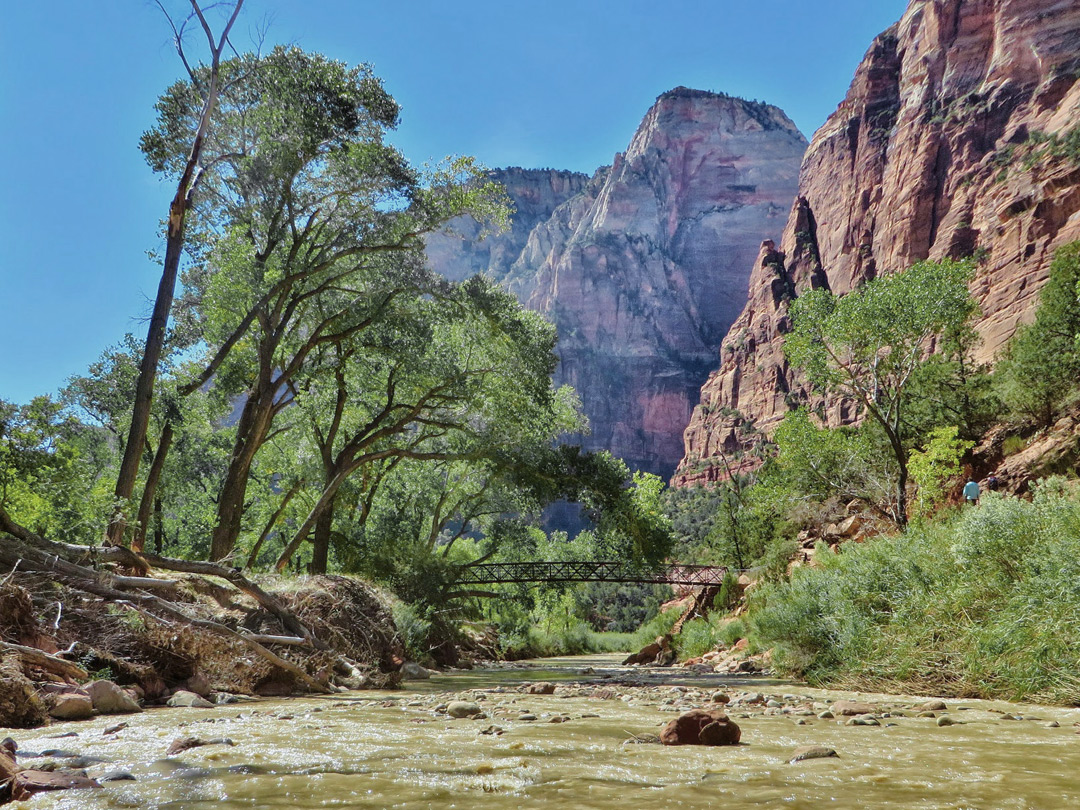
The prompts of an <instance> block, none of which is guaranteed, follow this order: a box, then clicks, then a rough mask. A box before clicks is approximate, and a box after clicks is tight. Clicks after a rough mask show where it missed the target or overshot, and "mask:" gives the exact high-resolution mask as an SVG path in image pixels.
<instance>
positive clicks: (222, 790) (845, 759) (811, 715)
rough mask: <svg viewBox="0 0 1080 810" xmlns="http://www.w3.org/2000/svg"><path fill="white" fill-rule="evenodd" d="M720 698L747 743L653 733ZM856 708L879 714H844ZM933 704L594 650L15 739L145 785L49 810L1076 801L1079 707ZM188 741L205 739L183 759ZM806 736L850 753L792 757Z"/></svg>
mask: <svg viewBox="0 0 1080 810" xmlns="http://www.w3.org/2000/svg"><path fill="white" fill-rule="evenodd" d="M535 684H550V686H548V685H544V686H534V685H535ZM724 696H726V697H727V698H728V699H729V702H728V703H727V704H726V705H727V711H728V714H729V716H730V717H731V718H732V719H733V720H735V722H737V723H738V724H739V725H740V727H741V729H742V744H741V745H738V746H733V747H723V748H705V747H699V746H680V747H667V746H661V745H658V744H655V743H652V742H648V740H651V739H653V736H654V735H656V734H657V733H658V732H659V730H660V728H661V727H662V726H663V725H664V724H665V723H667V722H668V721H669V720H671V719H672V718H673V717H677V716H678V714H679V713H681V712H683V711H684V710H687V709H691V708H703V707H704V708H718V707H719V706H720V705H721V703H722V700H718V698H722V697H724ZM842 700H848V701H858V702H862V703H867V704H869V708H870V709H871V710H872V711H870V712H863V713H862V714H863V715H869V717H862V716H860V715H844V714H843V713H842V712H843V711H845V710H847V709H846V708H845V707H844V706H843V705H842V704H840V705H838V703H837V702H838V701H842ZM454 701H461V702H463V703H471V704H475V706H476V707H477V708H478V709H479V715H473V716H470V717H459V718H455V717H452V716H451V715H450V714H449V713H448V711H447V710H448V708H449V706H450V704H451V703H452V702H454ZM926 703H927V699H926V698H925V697H916V696H904V695H875V694H856V693H848V692H836V691H829V690H821V689H810V688H806V687H803V686H798V685H795V684H791V683H788V682H784V681H781V680H777V679H770V678H760V677H749V676H730V675H720V674H717V673H711V674H705V673H699V672H693V671H689V670H686V669H654V668H630V667H621V666H619V665H618V658H617V657H616V656H585V657H575V658H564V659H556V660H551V661H543V662H529V663H528V664H527V665H521V664H513V665H511V664H507V665H500V666H496V667H494V668H489V669H483V670H480V669H477V670H472V671H462V672H455V673H450V674H441V675H440V674H433V676H432V677H431V678H430V679H428V680H423V681H414V682H408V683H407V684H406V685H405V689H404V690H402V691H396V692H363V691H360V692H349V693H343V694H341V695H336V696H325V697H306V698H293V699H289V700H255V701H251V702H244V703H242V704H240V705H231V706H221V707H215V708H211V709H173V710H169V711H167V712H166V711H160V710H150V711H147V712H145V713H143V714H140V715H133V716H130V717H127V718H123V720H124V723H123V724H122V727H120V728H116V726H118V725H121V724H118V722H117V718H105V717H100V718H94V719H92V720H87V721H84V722H81V723H62V724H56V725H53V726H51V727H49V728H45V729H38V730H35V731H20V732H17V733H16V732H3V733H4V734H8V733H10V734H11V735H12V736H13V737H14V738H15V739H16V741H17V742H18V744H19V747H20V752H21V754H22V756H20V757H19V764H20V765H22V766H23V767H38V766H39V765H48V763H50V762H51V763H55V766H56V767H61V768H62V767H64V766H66V765H70V764H71V762H72V759H73V757H83V758H84V759H83V760H77V759H76V760H75V762H76V764H78V765H80V766H81V767H83V768H84V769H85V770H86V772H87V774H88V775H89V776H91V777H101V776H104V775H105V774H106V773H108V772H120V773H123V774H128V775H130V776H131V777H134V779H133V780H131V779H126V780H123V781H114V782H106V783H104V787H103V788H101V789H94V790H85V791H72V792H68V793H65V794H56V795H55V796H40V797H37V798H36V799H35V802H34V807H35V808H45V807H48V808H53V807H56V808H61V807H62V808H86V809H87V810H96V809H97V808H107V807H108V808H112V807H117V806H140V807H154V806H171V807H184V808H205V809H206V810H211V809H212V810H220V809H223V808H240V807H259V808H277V807H281V808H285V807H290V808H309V807H310V808H314V807H326V806H340V807H373V808H374V807H380V808H383V807H414V808H418V807H438V808H443V807H447V808H448V807H452V806H455V805H456V806H468V807H480V808H498V809H500V810H501V808H507V809H509V808H517V807H520V806H525V805H527V806H529V807H540V808H543V807H547V806H550V807H556V806H558V807H590V808H599V809H600V810H605V809H606V808H625V807H626V806H627V805H628V804H632V805H634V806H635V807H670V806H680V807H684V808H697V807H701V808H705V807H715V805H716V802H717V801H720V800H723V801H726V802H728V803H729V804H731V805H732V806H743V807H748V806H761V807H770V806H781V805H782V806H785V807H797V808H799V807H801V808H810V807H820V806H822V805H823V804H824V803H826V802H827V803H828V804H829V806H830V807H839V808H862V809H865V808H892V807H896V808H900V807H903V808H911V807H919V808H955V807H974V808H997V807H1004V806H1008V807H1015V808H1050V807H1065V806H1070V805H1072V804H1075V803H1076V801H1078V800H1080V784H1077V782H1076V780H1075V776H1074V774H1075V773H1076V772H1077V770H1078V768H1080V744H1078V742H1080V741H1078V739H1077V736H1076V733H1075V732H1076V728H1075V727H1074V724H1075V723H1080V710H1075V709H1063V708H1051V707H1045V706H1035V705H1021V704H1009V703H1000V702H988V701H951V700H950V701H945V703H946V708H945V710H941V709H935V710H932V714H933V715H934V716H929V715H924V716H919V714H920V712H922V711H930V710H928V709H926V710H924V709H923V707H924V706H925V704H926ZM847 708H850V707H847ZM855 708H857V709H863V708H867V707H855ZM830 713H831V714H833V715H834V716H833V717H829V716H828V715H829V714H830ZM871 718H872V721H871ZM942 718H946V719H945V720H942ZM856 720H858V722H860V723H865V724H860V725H854V724H852V723H853V722H855V721H856ZM110 729H111V730H110ZM60 735H71V736H60ZM184 738H197V739H198V740H200V741H203V742H207V743H209V744H206V745H202V746H199V747H192V748H188V749H186V750H182V751H179V752H177V753H174V754H172V755H169V754H168V753H167V752H168V750H169V748H170V746H171V745H173V744H174V743H175V742H176V741H177V740H182V739H184ZM637 740H644V741H645V742H637ZM804 746H818V747H821V748H824V749H831V750H834V751H835V752H836V754H837V756H836V757H827V758H820V759H809V760H804V761H800V762H795V763H791V762H790V760H791V759H792V758H793V757H794V756H795V753H796V751H797V750H798V749H800V748H802V747H804ZM50 749H51V753H48V755H46V756H31V754H44V753H46V752H49V751H50ZM57 749H60V750H57ZM65 754H71V755H73V757H69V756H65Z"/></svg>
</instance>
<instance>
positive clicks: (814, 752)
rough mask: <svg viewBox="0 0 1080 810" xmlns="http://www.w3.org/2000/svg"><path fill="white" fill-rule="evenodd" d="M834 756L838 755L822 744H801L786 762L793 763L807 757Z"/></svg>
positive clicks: (821, 757)
mask: <svg viewBox="0 0 1080 810" xmlns="http://www.w3.org/2000/svg"><path fill="white" fill-rule="evenodd" d="M835 756H839V755H838V754H837V753H836V751H835V750H833V749H832V748H826V747H825V746H824V745H803V746H800V747H799V748H796V749H795V753H794V754H793V755H792V757H791V759H789V760H788V762H790V763H792V764H794V763H796V762H802V761H803V760H807V759H825V758H827V757H835Z"/></svg>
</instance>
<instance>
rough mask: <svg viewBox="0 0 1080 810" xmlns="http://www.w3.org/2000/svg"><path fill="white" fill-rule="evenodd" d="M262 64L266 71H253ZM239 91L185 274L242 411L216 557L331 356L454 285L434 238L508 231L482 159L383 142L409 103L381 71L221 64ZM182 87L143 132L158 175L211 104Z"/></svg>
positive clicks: (212, 149)
mask: <svg viewBox="0 0 1080 810" xmlns="http://www.w3.org/2000/svg"><path fill="white" fill-rule="evenodd" d="M253 63H254V64H253ZM220 69H221V72H222V75H223V77H224V78H225V80H226V82H225V83H224V84H223V86H222V90H221V93H220V98H219V104H218V110H217V118H216V122H215V127H214V130H213V132H212V133H211V136H210V137H208V138H207V141H206V144H205V146H204V153H205V154H206V156H207V158H208V159H209V160H211V161H212V163H213V164H214V172H213V173H212V174H211V175H208V176H207V179H205V180H204V181H203V194H202V195H201V196H200V197H199V200H198V202H197V206H196V209H195V211H196V213H197V215H198V222H199V226H200V227H201V229H202V234H203V237H204V240H205V248H204V256H205V261H204V262H202V263H201V264H200V265H198V266H196V267H194V268H193V269H192V271H191V272H190V273H189V274H187V275H186V276H185V287H186V289H187V292H186V297H185V301H184V304H185V309H186V314H185V316H184V317H185V319H186V322H187V323H189V324H191V325H192V328H193V329H195V330H196V331H198V333H199V337H200V338H201V339H202V341H203V342H204V344H205V345H206V347H207V349H208V355H207V357H208V359H207V363H206V365H205V367H204V368H203V370H202V372H201V373H200V374H198V375H197V376H195V377H194V378H192V379H189V380H187V381H185V383H184V384H183V385H182V386H181V391H182V392H190V391H193V390H196V389H197V388H199V387H201V386H204V385H206V384H208V383H210V382H211V380H212V381H213V384H214V385H216V386H223V387H225V388H226V389H227V390H233V391H235V392H236V394H237V396H239V397H241V398H242V401H243V407H242V409H241V412H240V414H239V417H238V418H237V420H236V438H235V444H234V450H233V453H232V456H231V458H230V461H229V468H228V470H227V472H226V474H225V477H224V481H223V484H222V488H221V492H220V494H219V497H218V501H217V520H216V525H215V527H214V531H213V538H212V543H211V551H210V556H211V558H212V559H215V560H218V559H222V558H223V557H225V556H226V555H228V554H230V553H231V552H232V550H233V548H234V547H235V544H236V540H237V537H238V536H239V534H240V532H241V529H242V518H243V515H244V511H245V505H246V493H247V487H248V482H249V479H250V475H251V471H252V468H253V464H254V462H255V457H256V455H257V453H258V452H259V450H260V448H261V447H262V446H263V445H264V444H265V442H266V441H267V440H268V438H270V437H271V436H272V435H273V433H274V430H275V429H274V427H273V425H274V424H275V420H276V419H277V417H278V416H279V415H280V414H281V413H282V412H283V411H284V410H285V409H286V408H288V407H289V405H290V403H291V402H292V401H293V399H294V398H295V396H296V393H297V385H298V384H299V382H300V381H301V380H303V379H304V378H305V377H307V376H310V375H309V371H310V368H311V367H312V365H313V364H317V363H318V361H319V358H320V357H321V356H322V354H323V352H324V350H326V349H328V348H330V347H333V346H341V347H343V349H344V347H346V344H349V343H350V342H353V341H357V340H361V339H362V335H363V334H364V333H366V332H367V331H368V330H375V329H377V328H378V326H379V325H380V324H382V323H384V322H387V321H392V320H393V319H394V318H395V317H398V316H400V315H401V313H402V311H403V310H406V311H407V310H409V309H410V307H413V306H414V303H415V301H416V300H418V299H422V298H425V297H432V298H434V299H439V298H442V297H445V296H446V295H447V294H448V293H449V291H450V289H451V285H449V283H448V282H445V281H444V280H442V279H441V278H439V277H437V276H435V275H434V274H433V273H432V272H431V271H430V270H428V269H427V267H426V266H425V263H424V256H423V236H424V234H426V233H429V232H431V231H433V230H436V229H438V228H440V227H442V226H443V225H444V224H445V223H446V222H447V221H449V220H450V219H452V218H453V217H455V216H459V215H461V214H464V213H466V212H470V213H472V214H473V215H474V216H476V217H477V218H478V219H480V220H482V221H493V222H495V223H496V225H501V223H502V222H503V221H505V218H506V209H505V206H504V204H503V200H504V199H505V196H504V194H503V193H502V192H501V189H500V188H499V187H497V186H496V185H495V184H492V183H490V182H486V181H485V180H484V179H483V178H482V176H481V172H480V168H479V167H478V166H477V165H476V164H475V163H474V162H473V161H471V160H469V159H465V158H461V159H456V160H453V161H450V162H448V163H446V164H444V165H442V166H440V167H436V168H435V169H433V170H430V171H428V172H419V171H417V170H415V169H414V168H412V167H411V166H410V165H409V164H408V163H407V162H406V161H405V159H404V158H403V157H402V156H401V154H400V153H399V152H398V151H397V150H396V149H394V148H393V147H391V146H389V145H387V144H386V143H385V142H384V140H383V138H384V135H385V133H386V131H387V130H389V129H392V128H393V127H394V126H396V124H397V119H398V106H397V104H396V102H394V100H393V99H392V98H391V97H390V96H389V94H387V93H386V91H385V90H384V89H383V86H382V83H381V82H380V81H379V80H378V79H377V78H375V77H374V75H373V74H372V73H371V71H370V69H369V68H368V67H366V66H360V67H356V68H348V67H346V66H345V65H343V64H342V63H340V62H335V61H333V60H329V59H326V58H325V57H322V56H320V55H318V54H306V53H304V52H302V51H300V50H298V49H295V48H291V49H287V48H277V49H275V50H274V51H273V52H272V53H271V54H269V55H267V56H266V57H262V58H259V59H257V60H255V59H253V58H238V59H234V60H229V61H226V62H223V63H222V64H221V68H220ZM204 74H205V71H204V72H200V71H196V72H195V77H194V79H193V80H192V81H191V82H180V83H178V84H176V85H174V86H173V87H172V88H170V89H169V91H168V92H167V93H166V94H165V96H163V98H162V99H161V101H160V102H159V104H158V111H159V118H158V123H157V125H156V126H155V127H154V129H152V130H151V131H150V132H148V133H147V134H146V135H145V136H144V138H143V148H144V151H145V152H146V154H147V158H148V160H149V161H150V162H151V164H152V165H153V166H154V167H155V168H156V169H158V170H160V171H163V172H165V173H167V174H170V175H171V174H174V173H176V172H178V171H180V170H181V169H182V166H183V163H182V159H181V158H182V155H183V154H184V149H185V147H184V145H185V144H186V143H188V142H189V140H190V137H191V132H190V130H191V126H192V125H193V123H194V121H195V120H196V118H195V116H196V111H197V109H198V105H199V95H198V93H197V92H195V87H194V85H195V84H198V83H201V82H203V81H205V75H204Z"/></svg>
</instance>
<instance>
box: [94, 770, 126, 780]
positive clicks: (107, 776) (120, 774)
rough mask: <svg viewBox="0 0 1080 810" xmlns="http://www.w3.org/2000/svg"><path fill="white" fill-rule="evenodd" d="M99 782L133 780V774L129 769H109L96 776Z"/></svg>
mask: <svg viewBox="0 0 1080 810" xmlns="http://www.w3.org/2000/svg"><path fill="white" fill-rule="evenodd" d="M97 780H98V781H99V782H134V781H136V779H135V774H133V773H131V772H129V771H109V772H108V773H104V774H102V775H101V776H99V777H98V778H97Z"/></svg>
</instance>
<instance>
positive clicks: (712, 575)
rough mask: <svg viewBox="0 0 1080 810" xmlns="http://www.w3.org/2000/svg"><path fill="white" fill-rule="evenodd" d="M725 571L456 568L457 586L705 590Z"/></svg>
mask: <svg viewBox="0 0 1080 810" xmlns="http://www.w3.org/2000/svg"><path fill="white" fill-rule="evenodd" d="M727 570H728V569H727V568H723V567H720V566H712V565H667V566H664V567H662V568H654V569H647V570H643V569H639V568H635V567H633V566H630V565H627V564H626V563H623V562H610V561H602V562H596V561H591V560H560V561H556V562H496V563H479V564H477V565H469V566H463V567H462V568H459V569H458V576H457V583H458V584H472V585H492V584H497V583H508V582H641V583H657V584H661V585H694V586H707V585H719V584H720V583H721V582H723V579H724V574H725V573H726V572H727Z"/></svg>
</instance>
